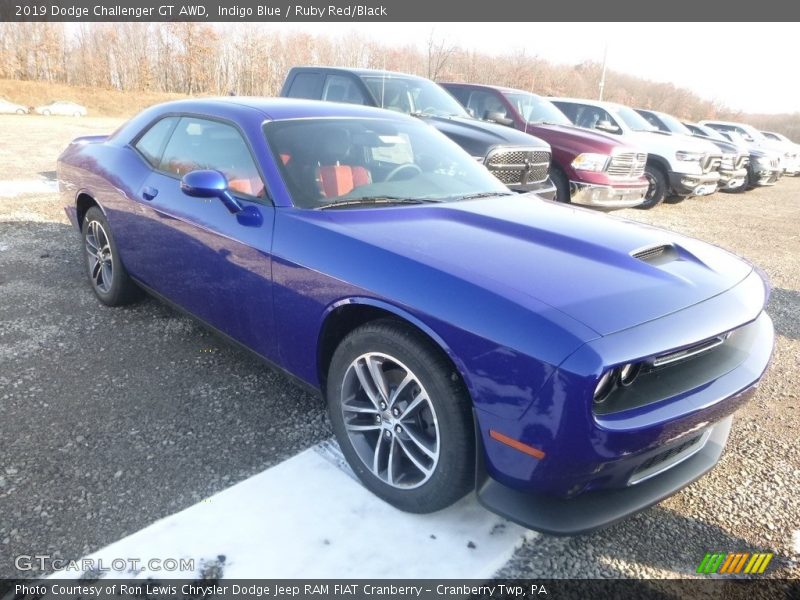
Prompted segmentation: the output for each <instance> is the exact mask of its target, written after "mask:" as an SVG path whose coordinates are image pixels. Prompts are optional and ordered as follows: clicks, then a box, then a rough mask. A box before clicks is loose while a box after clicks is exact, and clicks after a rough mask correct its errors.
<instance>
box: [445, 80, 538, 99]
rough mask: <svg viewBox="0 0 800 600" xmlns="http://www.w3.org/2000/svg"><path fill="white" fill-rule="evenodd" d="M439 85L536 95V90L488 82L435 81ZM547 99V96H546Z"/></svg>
mask: <svg viewBox="0 0 800 600" xmlns="http://www.w3.org/2000/svg"><path fill="white" fill-rule="evenodd" d="M437 83H439V85H458V86H462V87H470V88H484V89H489V90H495V91H497V92H509V93H512V94H514V93H516V94H531V95H532V96H538V95H539V94H537V93H536V92H530V91H528V90H520V89H518V88H512V87H506V86H504V85H491V84H488V83H463V82H457V81H439V82H437ZM548 100H549V98H548Z"/></svg>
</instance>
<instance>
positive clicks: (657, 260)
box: [631, 244, 678, 265]
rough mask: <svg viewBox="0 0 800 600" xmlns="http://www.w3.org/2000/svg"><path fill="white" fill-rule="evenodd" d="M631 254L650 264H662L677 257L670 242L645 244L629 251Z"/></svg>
mask: <svg viewBox="0 0 800 600" xmlns="http://www.w3.org/2000/svg"><path fill="white" fill-rule="evenodd" d="M631 256H632V257H633V258H636V259H638V260H641V261H642V262H646V263H647V264H650V265H663V264H664V263H668V262H672V261H673V260H676V259H677V258H678V251H677V250H676V249H675V246H673V245H672V244H659V245H657V246H647V247H645V248H641V249H639V250H635V251H633V252H631Z"/></svg>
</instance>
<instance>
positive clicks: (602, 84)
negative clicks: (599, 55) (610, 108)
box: [598, 42, 608, 100]
mask: <svg viewBox="0 0 800 600" xmlns="http://www.w3.org/2000/svg"><path fill="white" fill-rule="evenodd" d="M607 62H608V42H606V47H605V50H604V51H603V74H602V75H601V76H600V97H599V98H598V100H602V99H603V88H605V87H606V63H607Z"/></svg>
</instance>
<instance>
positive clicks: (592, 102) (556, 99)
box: [547, 96, 625, 108]
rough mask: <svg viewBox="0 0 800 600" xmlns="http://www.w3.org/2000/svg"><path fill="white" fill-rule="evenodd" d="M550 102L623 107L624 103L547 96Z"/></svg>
mask: <svg viewBox="0 0 800 600" xmlns="http://www.w3.org/2000/svg"><path fill="white" fill-rule="evenodd" d="M547 99H548V100H550V102H573V103H575V104H585V105H587V106H597V107H599V108H624V107H625V105H624V104H619V103H618V102H606V101H604V100H588V99H586V98H562V97H557V96H553V97H549V98H547Z"/></svg>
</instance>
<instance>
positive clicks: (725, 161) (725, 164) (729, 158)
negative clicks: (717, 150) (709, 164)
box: [719, 154, 736, 171]
mask: <svg viewBox="0 0 800 600" xmlns="http://www.w3.org/2000/svg"><path fill="white" fill-rule="evenodd" d="M719 168H720V169H724V170H726V171H733V170H734V169H735V168H736V155H735V154H725V155H723V156H722V162H720V165H719Z"/></svg>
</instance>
